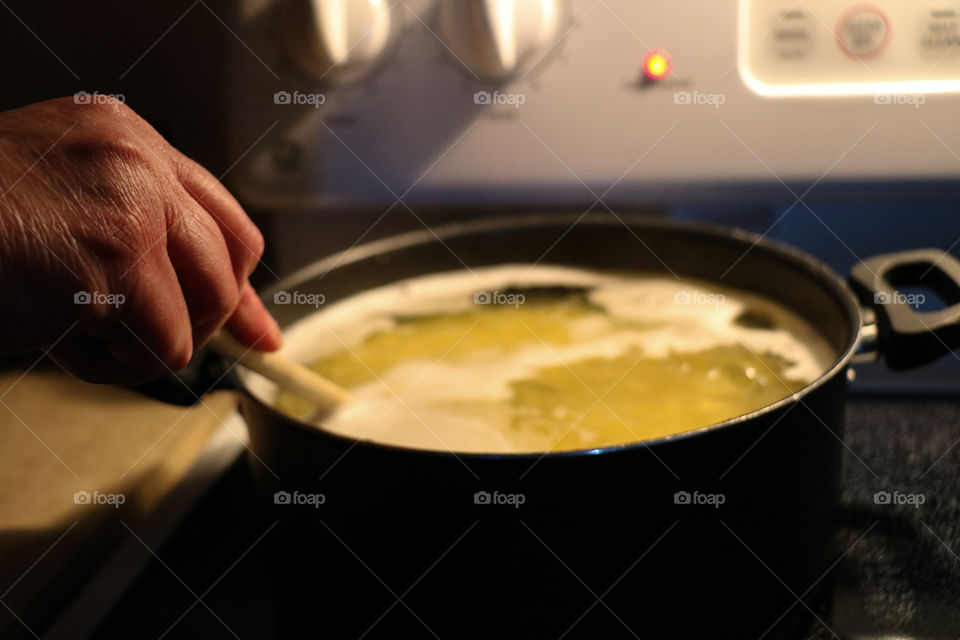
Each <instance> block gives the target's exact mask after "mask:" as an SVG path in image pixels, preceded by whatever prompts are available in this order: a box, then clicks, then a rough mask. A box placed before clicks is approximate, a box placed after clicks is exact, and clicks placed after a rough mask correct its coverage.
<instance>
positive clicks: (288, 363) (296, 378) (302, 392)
mask: <svg viewBox="0 0 960 640" xmlns="http://www.w3.org/2000/svg"><path fill="white" fill-rule="evenodd" d="M210 346H211V347H212V348H213V350H214V351H216V352H217V353H219V354H220V355H222V356H224V357H226V358H229V359H231V360H234V361H235V362H237V363H238V364H241V365H243V366H244V367H246V368H248V369H250V370H252V371H256V372H257V373H259V374H260V375H262V376H263V377H264V378H266V379H268V380H270V381H272V382H274V383H275V384H277V386H279V387H281V388H283V389H287V390H289V391H292V392H293V393H295V394H297V395H298V396H301V397H303V398H306V399H307V400H310V401H312V402H314V403H316V405H317V407H318V408H319V409H321V410H329V409H333V408H334V407H336V406H338V405H340V404H343V403H344V402H346V401H347V400H348V399H349V398H350V393H349V392H348V391H347V390H346V389H344V388H343V387H341V386H339V385H337V384H334V383H333V382H331V381H330V380H328V379H326V378H324V377H323V376H321V375H320V374H319V373H317V372H315V371H312V370H311V369H308V368H307V367H305V366H303V365H302V364H300V363H299V362H296V361H294V360H291V359H290V358H287V357H286V356H282V355H280V354H279V353H266V352H263V351H255V350H253V349H251V348H250V347H248V346H246V345H244V344H241V343H239V342H237V339H236V338H234V337H233V336H232V335H230V334H229V333H228V332H227V331H226V330H225V329H221V330H220V331H218V332H217V333H215V334H214V335H213V337H212V338H211V339H210Z"/></svg>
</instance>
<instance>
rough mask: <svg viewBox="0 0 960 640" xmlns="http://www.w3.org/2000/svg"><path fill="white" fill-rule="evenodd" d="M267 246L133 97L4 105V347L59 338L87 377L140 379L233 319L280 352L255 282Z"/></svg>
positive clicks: (0, 166) (60, 356)
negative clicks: (129, 101) (129, 100)
mask: <svg viewBox="0 0 960 640" xmlns="http://www.w3.org/2000/svg"><path fill="white" fill-rule="evenodd" d="M262 252H263V237H262V236H261V235H260V232H259V231H258V230H257V228H256V227H255V226H254V225H253V223H252V222H251V221H250V219H249V218H248V217H247V216H246V214H245V213H244V211H243V209H242V208H241V207H240V205H239V204H237V202H236V200H234V199H233V197H232V196H231V195H230V194H229V193H228V192H227V190H226V189H225V188H224V187H223V186H222V185H221V184H220V183H219V182H218V181H217V179H216V178H214V177H213V176H212V175H210V174H209V173H208V172H207V171H206V170H205V169H204V168H203V167H201V166H200V165H198V164H196V163H195V162H193V161H192V160H190V159H189V158H187V157H185V156H184V155H182V154H181V153H180V152H178V151H177V150H176V149H174V148H173V147H171V146H170V145H169V144H168V143H167V142H166V141H165V140H164V139H163V138H162V137H161V136H160V135H159V134H158V133H157V132H156V131H155V130H154V129H153V128H152V127H151V126H150V125H149V124H147V123H146V122H145V121H144V120H142V119H141V118H140V117H139V116H137V115H136V114H135V113H134V112H133V111H132V110H131V109H129V108H128V107H126V106H124V105H123V104H120V103H117V102H115V101H111V102H109V103H106V104H75V103H74V100H73V99H72V98H63V99H59V100H51V101H48V102H42V103H38V104H35V105H31V106H28V107H24V108H22V109H16V110H13V111H7V112H4V113H0V295H2V297H3V299H2V301H0V354H3V353H13V352H19V351H27V350H32V349H40V348H43V349H46V348H51V347H52V349H51V350H50V355H51V357H52V358H53V359H54V360H55V361H56V362H57V363H58V364H60V366H62V367H63V368H64V369H66V370H67V371H69V372H70V373H72V374H74V375H75V376H77V377H80V378H83V379H85V380H89V381H92V382H112V383H124V384H133V383H137V382H142V381H145V380H148V379H151V378H155V377H157V376H160V375H163V374H165V373H168V372H169V371H171V370H172V371H176V370H177V369H179V368H181V367H183V366H184V365H185V364H186V363H187V362H188V361H189V359H190V357H191V356H192V354H193V352H194V350H195V349H196V348H198V347H200V346H201V345H203V344H204V343H205V342H206V340H207V339H209V337H210V336H211V334H212V333H213V332H214V331H215V330H217V329H218V328H220V327H221V326H222V325H224V324H226V326H227V327H228V328H229V329H230V330H231V331H232V332H233V333H234V335H235V336H236V337H237V338H238V339H239V340H240V341H241V342H244V343H246V344H247V345H250V346H255V347H256V348H258V349H262V350H268V351H269V350H274V349H276V348H278V347H279V346H280V339H281V338H280V331H279V329H278V328H277V325H276V323H275V322H274V320H273V318H272V317H271V316H270V315H269V313H268V312H267V310H266V309H265V308H264V307H263V305H262V304H261V302H260V300H259V299H258V298H257V296H256V295H255V293H254V291H253V289H252V288H251V287H250V284H249V282H248V281H247V278H248V277H249V275H250V273H251V272H252V271H253V269H254V267H255V266H256V265H257V263H258V261H259V259H260V256H261V254H262Z"/></svg>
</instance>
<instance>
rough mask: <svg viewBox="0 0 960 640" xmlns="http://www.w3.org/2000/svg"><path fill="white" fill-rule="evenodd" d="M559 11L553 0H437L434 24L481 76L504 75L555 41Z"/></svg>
mask: <svg viewBox="0 0 960 640" xmlns="http://www.w3.org/2000/svg"><path fill="white" fill-rule="evenodd" d="M560 11H561V10H560V7H559V4H558V0H442V2H441V4H440V8H439V26H440V31H441V35H442V37H443V40H444V43H445V44H446V45H447V47H449V49H450V51H451V53H453V55H455V56H456V57H457V58H458V59H459V60H460V62H461V63H463V64H464V65H466V66H467V67H469V68H470V69H471V70H472V71H473V72H474V73H476V75H477V76H479V77H480V78H482V79H483V80H490V81H503V80H508V79H510V78H511V77H512V76H516V75H517V74H519V73H522V72H523V71H525V70H526V69H527V68H528V67H529V66H530V65H531V64H535V63H536V62H537V61H538V59H539V58H540V56H542V55H544V54H545V53H546V52H547V51H548V50H549V49H550V48H551V47H552V46H553V45H554V43H555V42H556V39H557V38H558V37H559V35H560V34H559V26H560V21H561V16H560ZM454 64H456V62H454Z"/></svg>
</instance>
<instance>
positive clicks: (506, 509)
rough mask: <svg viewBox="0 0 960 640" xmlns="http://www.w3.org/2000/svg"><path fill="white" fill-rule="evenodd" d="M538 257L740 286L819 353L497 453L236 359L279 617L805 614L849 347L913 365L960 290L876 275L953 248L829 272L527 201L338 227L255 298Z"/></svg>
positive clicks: (953, 326) (814, 601) (533, 627)
mask: <svg viewBox="0 0 960 640" xmlns="http://www.w3.org/2000/svg"><path fill="white" fill-rule="evenodd" d="M535 262H536V263H541V264H552V265H564V266H572V267H584V268H590V269H601V270H616V271H630V272H636V273H656V274H661V275H662V274H667V275H677V276H683V277H690V278H696V279H700V280H706V281H713V282H717V283H719V284H722V285H726V286H729V287H733V288H736V289H741V290H744V291H748V292H752V293H755V294H759V295H761V296H765V297H767V298H769V299H772V300H775V301H776V302H779V303H780V304H782V305H784V306H786V307H787V308H789V309H791V310H793V311H794V312H795V313H797V314H799V315H800V316H801V317H803V318H805V319H806V320H807V321H809V322H810V323H811V324H812V325H813V326H814V327H816V328H817V329H818V330H819V331H820V332H821V333H822V334H823V336H824V337H825V338H826V340H827V342H828V343H829V344H830V346H831V348H832V349H833V352H834V354H835V360H834V362H833V364H832V365H831V366H830V367H829V369H828V370H827V371H825V372H824V373H823V375H821V376H820V377H819V378H817V379H816V380H815V381H813V382H812V383H811V384H809V385H807V386H806V387H805V388H803V389H801V390H800V391H798V392H797V393H795V394H793V395H792V396H790V397H787V398H784V399H782V400H780V401H779V402H776V403H774V404H772V405H769V406H767V407H764V408H762V409H760V410H758V411H754V412H752V413H749V414H747V415H743V416H738V417H734V418H731V419H729V420H726V421H724V422H721V423H718V424H714V425H710V426H707V427H703V428H700V429H696V430H693V431H689V432H685V433H681V434H677V435H673V436H669V437H663V438H659V439H656V440H649V441H645V442H635V443H630V444H623V445H618V446H610V447H603V448H600V449H593V450H588V451H586V450H585V451H563V452H554V453H542V454H539V453H538V454H530V453H525V454H496V455H495V454H477V453H456V452H440V451H425V450H416V449H408V448H403V447H397V446H388V445H384V444H378V443H374V442H369V441H358V440H354V439H351V438H348V437H343V436H340V435H336V434H334V433H330V432H327V431H324V430H323V429H322V428H318V427H317V426H313V425H310V424H307V423H303V422H300V421H298V420H296V419H294V418H291V417H289V416H287V415H285V414H283V413H281V412H279V411H277V410H276V409H274V407H273V406H272V405H271V397H270V393H269V389H268V388H267V386H266V385H265V384H264V381H263V380H262V379H258V378H257V377H256V376H255V374H250V373H248V372H236V373H235V375H236V376H237V379H236V382H237V384H238V385H239V386H240V387H241V388H242V389H244V390H245V392H244V393H243V394H242V399H241V411H242V414H243V416H244V418H245V419H246V422H247V425H248V427H249V433H250V450H251V455H250V464H251V468H252V470H253V472H254V474H255V477H256V479H257V482H258V486H259V490H260V493H261V496H262V502H263V504H264V505H265V506H266V508H267V509H268V510H269V512H270V514H271V517H272V518H273V519H275V520H276V521H277V526H276V527H275V529H274V531H272V532H271V534H270V536H268V539H267V540H265V541H264V543H265V544H270V545H271V548H270V553H271V554H272V564H273V566H274V568H275V571H276V576H277V585H276V586H277V589H276V593H277V594H278V607H279V608H278V621H279V624H280V626H281V628H282V630H283V631H282V633H283V636H284V637H289V636H294V635H302V634H303V633H311V634H314V633H315V634H317V635H321V636H324V637H330V638H359V637H365V638H366V637H370V638H375V637H391V638H396V637H398V634H402V635H400V636H399V637H424V638H428V637H438V638H491V637H497V636H507V637H518V638H519V637H522V638H550V639H554V640H555V639H557V638H566V637H584V638H604V639H607V638H620V637H622V638H635V637H639V638H645V639H646V638H658V637H670V638H678V637H680V638H685V637H691V638H693V637H704V634H710V637H721V638H750V639H754V638H761V637H795V636H796V635H797V634H799V633H801V630H802V629H803V628H804V626H806V625H809V623H810V621H811V619H812V618H814V617H822V615H823V613H822V602H821V600H823V594H824V592H825V590H824V585H825V584H827V583H828V581H829V574H830V569H831V568H832V567H833V566H834V565H835V564H836V563H837V562H838V560H839V559H840V558H841V557H842V555H843V553H844V552H845V551H847V550H846V549H843V548H837V547H836V546H835V545H834V544H833V543H832V533H833V526H834V514H835V511H836V508H837V503H838V496H839V477H840V465H841V458H842V456H843V453H844V447H845V445H844V444H843V436H842V431H843V416H844V401H845V394H846V389H845V385H846V380H847V373H848V367H849V365H850V364H851V361H852V360H853V359H854V358H855V357H869V356H870V355H872V354H879V356H880V357H882V358H883V359H884V360H885V361H886V362H887V364H888V365H889V366H891V367H893V368H905V367H910V366H916V365H919V364H922V363H924V362H928V361H930V360H932V359H934V358H936V357H938V356H939V355H942V354H943V353H945V352H946V351H948V350H949V349H950V348H952V347H953V346H956V345H957V344H958V341H960V331H958V325H960V322H958V321H960V306H952V307H949V308H947V309H944V310H943V311H939V312H936V313H918V312H916V311H915V310H914V309H912V308H911V307H910V306H909V305H908V304H906V300H905V297H904V296H903V295H900V294H899V293H898V291H897V288H898V287H901V288H902V287H904V286H905V285H908V284H911V285H929V286H931V287H933V288H934V289H935V290H937V291H940V292H944V295H948V296H949V295H952V291H955V290H957V284H956V283H957V282H960V264H958V263H957V262H956V261H955V260H954V259H953V258H951V257H950V256H948V255H945V254H943V253H942V252H940V251H933V250H924V251H910V252H905V253H898V254H891V255H886V256H879V257H876V258H872V259H869V260H866V261H863V262H861V263H859V264H858V265H857V266H856V268H854V270H853V274H852V280H851V284H852V288H848V285H847V284H845V283H844V282H843V281H842V280H841V279H840V278H838V277H837V276H836V275H835V274H834V273H833V272H831V271H830V270H829V269H828V268H827V267H825V266H824V265H822V264H821V263H819V262H817V261H816V260H814V259H813V258H811V257H810V256H808V255H806V254H803V253H801V252H798V251H796V250H793V249H790V248H787V247H784V246H781V245H777V244H775V243H773V242H770V241H769V240H766V239H764V238H762V237H759V236H755V235H752V234H749V233H745V232H742V231H736V230H730V229H716V228H710V227H705V226H699V225H690V224H679V223H673V222H669V223H668V222H665V221H663V220H660V219H651V218H645V217H624V218H622V219H608V218H604V219H590V218H585V219H582V220H581V219H578V218H572V217H568V216H564V215H530V216H523V217H519V218H515V219H506V220H503V219H501V220H497V221H493V222H489V221H488V222H479V223H468V224H456V225H453V226H449V227H446V228H443V229H437V230H435V231H424V232H418V233H411V234H407V235H402V236H397V237H393V238H389V239H386V240H382V241H378V242H374V243H371V244H367V245H365V246H359V247H356V248H353V249H351V250H349V251H347V252H345V253H341V254H339V255H336V256H333V257H330V258H327V259H324V260H321V261H320V262H318V263H316V264H314V265H312V266H310V267H308V268H306V269H304V270H301V271H299V272H297V273H295V274H294V275H292V276H291V277H289V278H287V279H285V280H284V281H282V282H280V283H279V284H278V285H277V286H276V287H275V288H274V289H273V290H271V291H269V292H267V293H266V295H265V299H266V302H267V304H268V307H269V308H270V311H271V312H272V313H273V314H274V315H275V316H276V317H277V319H278V321H279V322H280V325H281V327H289V326H290V325H291V324H292V323H295V322H296V321H298V320H300V319H301V318H303V317H305V316H306V315H308V314H311V313H315V312H316V308H315V305H313V304H304V305H298V304H289V303H287V304H284V303H286V302H288V301H289V300H290V299H291V297H290V296H284V295H282V293H281V292H288V293H289V292H297V293H298V294H305V295H298V296H296V297H295V298H293V299H306V300H317V299H321V298H319V296H323V298H322V299H324V300H325V302H326V304H330V303H333V302H336V301H338V300H342V299H344V298H346V297H348V296H351V295H353V294H356V293H359V292H362V291H365V290H368V289H370V288H373V287H378V286H382V285H386V284H389V283H391V282H395V281H397V280H401V279H405V278H412V277H416V276H421V275H424V274H428V273H433V272H441V271H450V270H457V269H464V268H475V267H481V266H488V265H495V264H506V263H535ZM948 285H949V286H948ZM311 294H313V296H312V297H310V296H311ZM398 311H402V309H398ZM318 339H329V337H327V338H324V337H321V336H318ZM293 355H294V356H295V354H293ZM878 489H879V487H878Z"/></svg>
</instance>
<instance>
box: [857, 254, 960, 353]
mask: <svg viewBox="0 0 960 640" xmlns="http://www.w3.org/2000/svg"><path fill="white" fill-rule="evenodd" d="M850 285H851V287H852V288H853V290H854V292H855V293H856V294H857V297H858V298H860V301H861V303H862V304H864V305H865V306H867V307H869V308H872V309H873V310H874V312H875V313H876V316H877V328H878V346H879V351H880V357H881V358H882V359H883V361H884V363H885V364H886V365H887V366H888V367H890V368H891V369H910V368H913V367H918V366H920V365H923V364H927V363H929V362H933V361H934V360H936V359H937V358H939V357H941V356H943V355H944V354H945V353H948V352H950V351H952V350H953V349H955V348H956V347H958V346H960V262H958V261H957V260H956V259H955V258H954V257H953V256H951V255H950V254H949V253H946V252H944V251H941V250H939V249H917V250H914V251H902V252H897V253H888V254H883V255H879V256H874V257H872V258H868V259H867V260H863V261H861V262H859V263H858V264H857V265H856V266H854V268H853V270H852V271H851V273H850ZM898 285H899V286H901V287H902V286H909V285H914V286H916V285H923V286H926V287H929V288H930V289H932V290H933V291H935V292H936V293H937V295H939V296H940V297H941V298H942V299H943V300H944V301H945V302H946V303H947V304H949V305H950V306H948V307H947V308H945V309H940V310H938V311H927V312H919V311H917V310H916V309H915V308H914V307H912V306H911V304H909V303H910V301H911V299H910V298H909V297H908V296H906V295H904V294H902V293H900V292H899V291H898V290H897V286H898Z"/></svg>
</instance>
